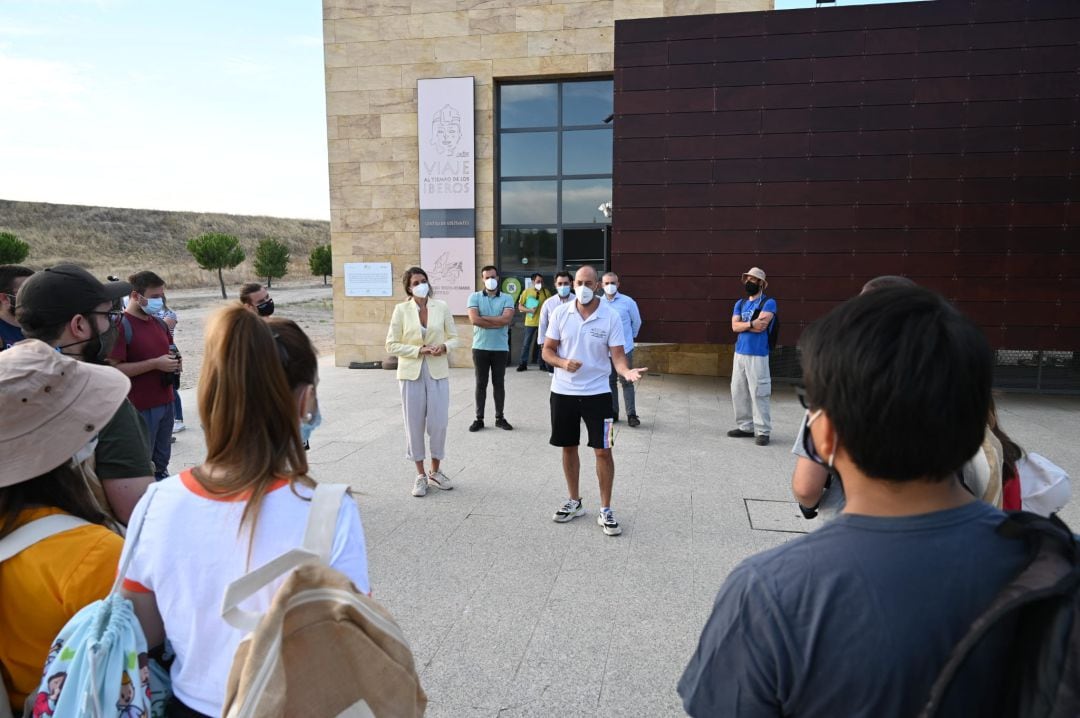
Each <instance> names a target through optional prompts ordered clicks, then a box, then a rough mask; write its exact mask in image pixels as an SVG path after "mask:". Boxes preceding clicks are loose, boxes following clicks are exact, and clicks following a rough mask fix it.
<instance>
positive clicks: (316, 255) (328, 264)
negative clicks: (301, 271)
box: [308, 244, 334, 284]
mask: <svg viewBox="0 0 1080 718" xmlns="http://www.w3.org/2000/svg"><path fill="white" fill-rule="evenodd" d="M308 266H309V267H311V273H312V274H314V275H315V276H316V277H318V276H319V275H322V283H323V284H326V277H327V276H328V275H330V274H333V273H334V262H333V257H332V256H331V254H330V245H329V244H320V245H318V246H316V247H315V248H314V249H312V250H311V256H310V257H308Z"/></svg>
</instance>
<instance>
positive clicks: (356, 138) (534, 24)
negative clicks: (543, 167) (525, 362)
mask: <svg viewBox="0 0 1080 718" xmlns="http://www.w3.org/2000/svg"><path fill="white" fill-rule="evenodd" d="M771 7H772V0H591V1H590V2H544V1H543V0H324V3H323V17H324V31H323V32H324V43H325V61H326V115H327V137H328V143H329V161H330V207H331V237H332V243H333V253H334V325H335V332H336V362H337V364H338V365H339V366H344V365H347V364H348V363H349V362H350V361H372V360H376V359H381V358H383V357H384V356H385V351H384V348H383V345H384V341H385V338H386V329H387V325H388V323H389V320H390V313H391V311H392V309H393V306H394V304H396V303H398V302H400V301H403V300H404V296H405V295H404V292H403V290H402V289H401V286H400V283H399V282H397V281H395V285H394V289H395V295H394V297H393V298H391V299H370V298H365V299H360V298H356V297H345V286H344V277H343V270H342V265H343V264H344V263H346V262H387V261H389V262H391V263H392V266H393V270H394V273H395V275H398V274H400V272H401V271H402V270H404V269H405V268H406V267H407V266H409V265H412V264H416V263H417V262H418V261H419V258H420V238H419V237H420V234H419V208H418V194H417V169H418V167H417V163H418V154H417V140H416V133H417V121H416V81H417V80H418V79H421V78H435V77H454V76H463V75H472V76H474V77H475V78H476V92H475V103H476V165H477V166H476V225H477V237H476V266H477V269H479V268H480V267H482V266H483V265H485V264H489V263H494V211H493V206H494V185H493V182H494V165H493V158H492V146H493V143H492V132H493V107H492V105H493V100H494V85H495V82H497V81H499V80H503V79H507V80H509V79H516V80H520V79H526V78H528V79H532V78H563V77H582V76H589V75H599V76H605V75H606V76H610V75H611V74H612V72H613V64H614V62H613V61H614V37H613V36H614V22H615V20H623V19H631V18H645V17H667V16H684V15H704V14H712V13H721V12H741V11H753V10H767V9H770V8H771ZM395 280H396V277H395ZM458 329H459V333H460V334H461V335H462V338H463V340H464V341H463V345H464V346H463V347H462V348H461V349H459V350H457V351H456V352H455V354H454V356H452V357H451V360H452V361H453V363H454V364H455V365H457V366H468V365H470V364H471V355H470V353H469V344H470V337H471V328H470V327H469V325H468V321H467V320H462V319H459V325H458Z"/></svg>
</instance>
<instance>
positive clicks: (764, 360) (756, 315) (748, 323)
mask: <svg viewBox="0 0 1080 718" xmlns="http://www.w3.org/2000/svg"><path fill="white" fill-rule="evenodd" d="M742 281H743V289H745V290H746V294H747V296H746V298H744V299H740V300H739V301H737V302H735V310H734V312H732V315H731V331H733V332H735V334H736V335H738V338H737V339H736V340H735V357H734V360H733V361H732V365H731V403H732V404H733V405H734V407H735V423H736V424H737V427H736V428H734V429H732V430H731V431H729V432H728V433H727V435H728V436H731V437H751V436H755V435H756V436H757V438H756V439H755V440H754V443H756V444H757V445H758V446H768V445H769V434H770V433H771V432H772V420H771V418H770V416H769V398H770V397H771V396H772V376H771V375H770V374H769V331H770V326H771V324H772V319H773V316H774V315H775V314H776V300H775V299H770V298H768V297H766V296H765V288H766V287H768V286H769V283H768V282H767V281H766V280H765V271H764V270H763V269H761V268H759V267H751V268H750V269H748V270H747V271H746V272H745V273H744V274H743V275H742Z"/></svg>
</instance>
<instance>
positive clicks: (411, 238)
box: [394, 232, 420, 257]
mask: <svg viewBox="0 0 1080 718" xmlns="http://www.w3.org/2000/svg"><path fill="white" fill-rule="evenodd" d="M394 254H408V255H410V256H412V255H416V256H417V257H419V256H420V233H419V232H394Z"/></svg>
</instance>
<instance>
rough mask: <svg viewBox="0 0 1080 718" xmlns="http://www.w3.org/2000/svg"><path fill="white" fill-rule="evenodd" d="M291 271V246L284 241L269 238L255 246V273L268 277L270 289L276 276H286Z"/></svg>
mask: <svg viewBox="0 0 1080 718" xmlns="http://www.w3.org/2000/svg"><path fill="white" fill-rule="evenodd" d="M288 271H289V248H288V247H287V246H286V245H285V243H284V242H282V241H280V240H277V239H273V238H269V239H264V240H262V241H260V242H259V245H258V246H257V247H255V274H258V275H259V276H260V277H266V288H267V289H269V288H270V286H271V284H272V282H273V280H274V279H275V278H278V279H280V278H281V277H284V276H285V275H286V274H287V273H288Z"/></svg>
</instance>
